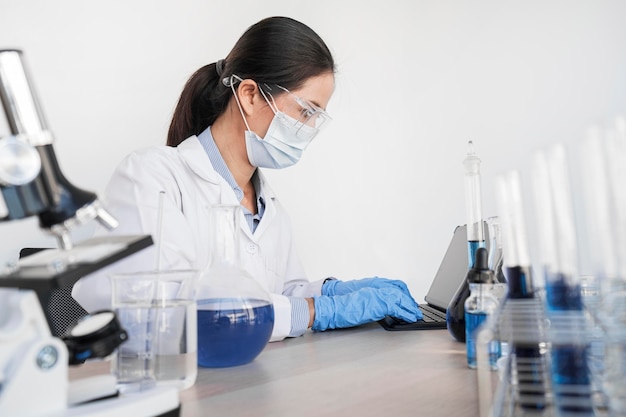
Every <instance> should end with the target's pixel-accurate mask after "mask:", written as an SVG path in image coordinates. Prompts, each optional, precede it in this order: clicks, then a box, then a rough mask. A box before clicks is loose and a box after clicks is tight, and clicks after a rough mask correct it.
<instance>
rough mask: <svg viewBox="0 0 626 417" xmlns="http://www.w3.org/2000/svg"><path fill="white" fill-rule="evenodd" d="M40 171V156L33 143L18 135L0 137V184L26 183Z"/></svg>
mask: <svg viewBox="0 0 626 417" xmlns="http://www.w3.org/2000/svg"><path fill="white" fill-rule="evenodd" d="M40 171H41V157H40V156H39V152H37V150H36V149H35V147H34V146H33V145H31V144H30V143H28V142H27V141H25V140H22V139H21V138H20V137H19V136H6V137H4V138H1V139H0V185H5V186H14V185H24V184H28V183H29V182H31V181H32V180H34V179H35V178H37V175H39V172H40Z"/></svg>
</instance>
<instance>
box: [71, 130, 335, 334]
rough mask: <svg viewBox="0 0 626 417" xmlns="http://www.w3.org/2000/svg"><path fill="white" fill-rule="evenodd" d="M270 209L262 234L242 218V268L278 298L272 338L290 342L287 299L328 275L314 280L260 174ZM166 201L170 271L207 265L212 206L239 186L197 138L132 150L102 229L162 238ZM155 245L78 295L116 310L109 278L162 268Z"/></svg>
mask: <svg viewBox="0 0 626 417" xmlns="http://www.w3.org/2000/svg"><path fill="white" fill-rule="evenodd" d="M259 178H260V184H261V185H260V187H261V190H260V193H261V195H263V196H264V198H265V204H266V206H265V212H264V215H263V218H262V219H261V222H260V223H259V225H258V226H257V229H256V231H255V233H254V234H252V232H251V231H250V228H249V227H248V224H247V223H246V222H245V220H244V219H243V215H242V219H241V222H240V223H241V227H240V234H239V241H240V244H241V253H240V258H241V262H242V265H243V266H244V267H245V268H246V269H247V270H248V271H249V272H250V274H251V275H252V276H253V277H254V278H255V279H256V280H257V281H258V282H259V283H260V284H261V286H262V287H263V288H265V289H266V291H268V292H269V293H270V294H271V296H272V302H273V304H274V314H275V322H274V330H273V333H272V338H271V340H272V341H276V340H282V339H284V338H285V337H287V336H288V335H289V332H290V329H291V304H290V303H289V300H288V299H287V297H286V296H298V297H311V296H313V295H320V294H321V287H322V282H323V280H319V281H316V282H313V283H310V282H309V281H308V280H307V278H306V276H305V273H304V270H303V268H302V265H301V263H300V260H299V257H298V255H297V253H296V249H295V246H294V241H293V236H292V230H291V224H290V221H289V218H288V216H287V213H286V211H285V210H284V208H283V207H282V205H281V204H280V203H279V201H278V199H277V198H276V196H275V195H274V193H273V191H272V190H271V189H270V188H269V187H268V186H267V184H266V180H265V178H264V177H263V175H262V174H261V173H260V172H259ZM161 191H164V192H165V195H164V198H163V214H162V228H161V240H160V242H161V243H160V248H161V249H160V252H161V254H160V261H159V263H160V266H161V268H162V269H184V268H204V267H205V266H206V265H207V263H208V256H209V247H208V246H209V239H208V234H209V233H210V231H209V225H208V215H207V210H208V206H209V205H211V204H218V203H221V204H239V201H238V200H237V198H236V197H235V193H234V192H233V189H232V188H231V187H230V185H228V183H226V181H225V180H224V179H223V178H222V177H221V176H220V175H219V174H218V173H217V172H216V171H215V170H214V169H213V167H212V165H211V162H210V160H209V157H208V156H207V154H206V152H205V151H204V148H203V147H202V145H201V144H200V142H199V141H198V138H197V137H195V136H192V137H190V138H188V139H186V140H185V141H183V142H182V143H181V144H180V145H179V146H178V147H176V148H173V147H168V146H153V147H149V148H146V149H143V150H139V151H136V152H133V153H131V154H130V155H129V156H127V157H126V158H125V159H124V160H123V161H122V163H121V164H120V165H119V166H118V168H117V170H116V171H115V173H114V175H113V177H112V179H111V180H110V182H109V184H108V186H107V189H106V192H105V195H104V198H103V200H104V203H105V205H106V207H107V209H109V210H110V212H111V213H112V214H113V215H114V216H115V217H116V218H117V219H118V220H119V222H120V226H119V227H118V228H116V229H115V230H114V231H112V232H104V231H98V232H97V234H99V235H100V234H106V233H114V234H121V235H136V234H151V235H152V237H153V239H155V240H156V239H157V236H158V233H157V230H158V227H157V223H158V217H159V216H158V214H159V199H160V197H159V193H160V192H161ZM158 247H159V245H158V244H155V245H153V246H151V247H149V248H147V249H144V250H142V251H140V252H138V253H136V254H134V255H131V256H129V257H128V258H125V259H123V260H121V261H118V262H117V263H115V264H113V265H111V266H109V267H107V268H105V269H102V270H100V271H98V272H96V273H94V274H91V275H88V276H86V277H83V278H81V279H80V280H79V281H78V282H77V283H76V284H75V286H74V291H73V296H74V298H76V299H77V301H78V302H79V303H80V304H82V305H83V307H85V309H86V310H88V311H93V310H97V309H102V308H110V305H111V288H110V281H109V279H108V275H110V274H111V273H113V272H131V271H139V270H154V269H155V267H156V265H157V255H156V252H157V249H158Z"/></svg>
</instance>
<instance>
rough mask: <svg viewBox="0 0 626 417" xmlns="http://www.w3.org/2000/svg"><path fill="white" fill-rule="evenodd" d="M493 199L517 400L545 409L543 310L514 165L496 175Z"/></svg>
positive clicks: (524, 406) (528, 406) (531, 407)
mask: <svg viewBox="0 0 626 417" xmlns="http://www.w3.org/2000/svg"><path fill="white" fill-rule="evenodd" d="M496 199H497V206H498V213H499V217H500V219H501V233H502V252H503V262H504V274H505V276H506V279H507V282H508V285H509V291H508V294H507V298H506V301H505V304H504V308H503V312H502V315H503V317H502V318H501V322H502V324H501V325H500V326H501V333H502V334H503V335H506V336H505V337H506V338H507V339H508V341H509V346H510V355H511V362H510V363H511V367H512V369H511V370H510V376H511V378H512V380H511V385H512V386H513V388H514V391H515V392H514V394H515V401H516V405H518V406H519V407H521V408H522V409H524V410H544V409H545V408H546V406H547V397H546V388H547V381H546V375H547V372H546V364H545V356H544V352H545V349H546V346H545V341H544V335H543V315H542V310H541V304H540V303H539V302H538V299H537V298H535V291H534V288H533V279H532V274H531V266H530V265H531V264H530V256H529V251H528V243H527V236H526V226H525V220H524V207H523V200H522V186H521V178H520V174H519V172H518V171H517V170H511V171H508V172H506V173H504V174H500V175H498V176H497V177H496Z"/></svg>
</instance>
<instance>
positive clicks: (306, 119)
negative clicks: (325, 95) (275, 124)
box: [259, 84, 332, 131]
mask: <svg viewBox="0 0 626 417" xmlns="http://www.w3.org/2000/svg"><path fill="white" fill-rule="evenodd" d="M259 90H260V91H261V94H263V97H264V98H265V100H266V101H267V103H268V104H269V105H270V107H271V108H272V110H273V111H274V114H279V113H284V114H286V115H287V116H289V118H290V119H291V122H292V123H293V124H294V125H295V127H296V128H297V129H298V130H299V129H300V128H302V127H303V126H307V127H309V128H314V129H317V130H318V131H319V130H320V129H321V128H322V127H323V126H325V125H326V124H327V122H328V121H330V120H332V119H331V117H330V115H329V114H328V113H326V111H325V110H324V109H322V108H320V107H319V106H316V105H315V104H313V103H311V102H310V101H309V100H307V99H304V98H302V97H299V96H297V95H295V94H293V93H292V92H291V91H289V90H287V89H286V88H285V87H282V86H280V85H277V84H274V85H269V84H262V85H261V86H259ZM280 94H284V99H281V103H280V106H278V104H277V103H276V99H275V98H274V96H276V97H278V95H280Z"/></svg>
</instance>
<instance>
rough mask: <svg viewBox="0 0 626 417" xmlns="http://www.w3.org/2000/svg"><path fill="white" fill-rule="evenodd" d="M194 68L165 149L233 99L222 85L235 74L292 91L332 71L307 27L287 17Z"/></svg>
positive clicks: (252, 30)
mask: <svg viewBox="0 0 626 417" xmlns="http://www.w3.org/2000/svg"><path fill="white" fill-rule="evenodd" d="M216 65H217V63H213V64H209V65H205V66H204V67H202V68H200V69H199V70H197V71H196V72H195V73H194V74H193V75H192V76H191V78H189V80H188V81H187V83H186V84H185V87H184V88H183V91H182V93H181V95H180V99H179V100H178V104H177V105H176V109H175V110H174V115H173V117H172V123H171V124H170V128H169V131H168V134H167V145H168V146H178V145H179V144H180V143H181V142H182V141H183V140H185V139H186V138H188V137H189V136H191V135H198V134H200V133H201V132H202V131H204V130H205V129H206V128H207V127H208V126H210V125H212V124H213V123H214V122H215V120H216V119H217V117H218V116H219V115H220V114H222V113H223V112H224V111H225V110H226V107H227V105H228V102H229V101H230V99H231V97H232V96H233V93H232V90H231V89H230V88H229V87H226V86H225V85H224V84H223V83H222V79H223V78H224V77H229V76H230V75H232V74H236V75H238V76H239V77H241V78H243V79H248V78H249V79H252V80H254V81H256V82H257V83H259V84H261V83H266V84H278V85H280V86H282V87H285V88H287V89H289V90H296V89H298V87H300V86H302V84H304V82H305V81H306V80H307V79H309V78H310V77H314V76H317V75H321V74H324V73H327V72H331V73H334V72H335V63H334V60H333V57H332V54H331V53H330V50H329V49H328V47H327V46H326V44H325V43H324V41H323V40H322V39H321V38H320V37H319V36H318V35H317V34H316V33H315V32H314V31H313V30H312V29H311V28H309V27H308V26H306V25H304V24H303V23H300V22H298V21H296V20H294V19H291V18H288V17H269V18H266V19H263V20H261V21H260V22H258V23H256V24H254V25H252V26H250V27H249V28H248V30H246V32H244V34H243V35H242V36H241V38H239V40H238V41H237V43H236V44H235V46H234V47H233V49H232V50H231V51H230V53H229V54H228V56H227V57H226V58H225V59H224V60H223V61H222V62H220V64H219V66H221V67H222V68H217V69H221V73H220V74H219V75H218V71H217V69H216Z"/></svg>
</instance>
